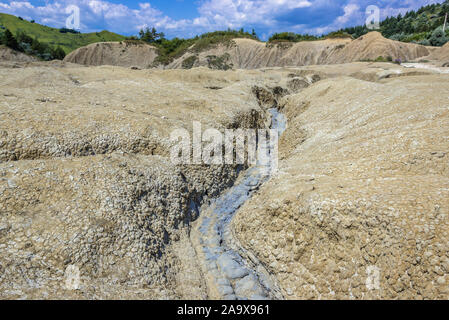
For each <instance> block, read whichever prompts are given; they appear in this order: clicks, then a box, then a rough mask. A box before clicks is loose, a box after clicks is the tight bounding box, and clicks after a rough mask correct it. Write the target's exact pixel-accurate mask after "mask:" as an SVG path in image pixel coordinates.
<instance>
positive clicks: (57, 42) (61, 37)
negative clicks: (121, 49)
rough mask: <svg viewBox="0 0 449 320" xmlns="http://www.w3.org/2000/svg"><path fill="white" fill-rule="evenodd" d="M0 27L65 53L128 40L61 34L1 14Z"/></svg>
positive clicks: (113, 35)
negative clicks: (20, 33) (25, 35)
mask: <svg viewBox="0 0 449 320" xmlns="http://www.w3.org/2000/svg"><path fill="white" fill-rule="evenodd" d="M0 26H3V27H4V28H6V29H9V30H10V31H11V32H12V33H13V34H14V35H15V34H17V33H18V32H24V33H26V34H27V35H28V36H30V37H32V38H36V39H37V40H39V42H42V43H46V44H49V45H50V46H52V47H58V46H59V47H61V48H62V49H63V50H64V51H65V53H69V52H71V51H73V50H75V49H77V48H79V47H83V46H85V45H88V44H91V43H95V42H103V41H122V40H124V39H125V38H126V37H124V36H122V35H119V34H116V33H113V32H109V31H101V32H93V33H79V34H74V33H61V32H60V30H59V29H56V28H50V27H47V26H43V25H40V24H38V23H32V22H30V21H26V20H21V19H20V18H18V17H16V16H13V15H9V14H5V13H0Z"/></svg>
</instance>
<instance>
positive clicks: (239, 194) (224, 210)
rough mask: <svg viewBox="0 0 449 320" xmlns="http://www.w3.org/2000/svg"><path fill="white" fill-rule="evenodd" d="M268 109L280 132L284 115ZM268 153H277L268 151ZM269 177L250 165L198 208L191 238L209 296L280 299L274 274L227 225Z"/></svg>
mask: <svg viewBox="0 0 449 320" xmlns="http://www.w3.org/2000/svg"><path fill="white" fill-rule="evenodd" d="M269 112H270V113H271V128H272V129H276V130H278V132H279V135H281V134H282V133H283V132H284V130H285V128H286V119H285V116H284V115H283V114H281V113H279V112H278V110H277V109H276V108H273V109H270V110H269ZM272 156H277V155H275V154H273V153H270V157H272ZM268 171H270V170H268ZM269 178H270V176H269V175H267V168H266V166H263V165H260V164H258V165H256V166H253V167H251V168H249V169H248V170H246V171H244V172H242V173H241V174H240V177H239V178H238V180H237V181H236V183H235V184H234V185H233V186H232V187H231V188H230V189H228V190H227V191H226V192H225V193H224V194H223V195H222V196H220V197H219V198H217V199H215V200H214V201H213V202H212V203H211V204H210V205H208V206H207V207H206V206H203V208H201V211H200V217H199V218H198V220H197V221H196V223H195V226H194V228H193V230H192V232H191V240H192V243H193V245H194V247H195V250H196V253H197V256H198V258H199V261H198V263H199V265H200V266H201V269H202V273H203V276H204V278H205V282H206V285H207V290H208V295H209V298H210V299H225V300H236V299H238V300H247V299H249V300H261V299H282V294H281V291H280V289H279V287H278V285H277V284H276V280H275V279H274V277H272V276H271V275H270V274H269V272H268V271H267V270H266V269H265V268H264V266H263V265H262V264H261V263H260V262H259V261H258V260H257V258H256V257H255V256H254V255H252V254H251V253H250V252H247V251H246V250H244V249H243V248H242V247H241V246H240V245H239V243H238V240H237V239H236V238H235V237H234V236H233V234H232V230H231V228H230V222H231V220H232V218H233V216H234V214H235V213H236V212H237V210H238V209H239V208H240V207H241V206H242V205H243V204H244V203H245V202H246V201H247V200H248V199H250V198H251V196H252V194H253V193H254V192H255V191H256V190H257V189H258V188H259V187H260V186H261V185H262V184H263V183H264V182H265V181H267V180H268V179H269Z"/></svg>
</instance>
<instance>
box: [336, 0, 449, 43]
mask: <svg viewBox="0 0 449 320" xmlns="http://www.w3.org/2000/svg"><path fill="white" fill-rule="evenodd" d="M446 14H449V0H446V1H444V2H442V3H435V4H430V5H427V6H423V7H421V8H419V9H418V10H411V11H409V12H407V13H406V14H404V15H402V14H399V15H397V16H395V17H387V18H386V19H385V20H383V21H381V23H380V30H378V31H380V32H381V33H382V35H383V36H384V37H385V38H388V39H391V40H397V41H402V42H414V43H419V44H422V45H427V46H429V45H431V46H442V45H444V44H445V43H447V42H448V41H449V28H446V32H443V30H442V29H443V28H442V27H443V24H444V19H445V16H446ZM448 23H449V21H448ZM370 31H371V30H368V29H367V27H366V26H356V27H350V28H346V29H341V30H339V32H342V33H347V34H350V35H351V36H352V37H354V38H358V37H360V36H362V35H364V34H366V33H368V32H370Z"/></svg>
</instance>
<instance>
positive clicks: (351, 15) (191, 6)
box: [0, 0, 443, 39]
mask: <svg viewBox="0 0 449 320" xmlns="http://www.w3.org/2000/svg"><path fill="white" fill-rule="evenodd" d="M437 2H443V0H142V1H141V2H140V1H128V0H55V1H50V0H27V1H20V0H15V1H7V0H0V12H4V13H10V14H14V15H17V16H21V17H23V18H25V19H27V20H30V19H34V20H35V21H36V22H38V23H41V24H45V25H49V26H52V27H63V26H65V25H66V20H67V17H68V16H69V15H70V14H68V13H67V11H66V9H67V7H69V6H70V5H75V6H77V7H78V8H79V10H80V30H81V31H82V32H92V31H101V30H105V29H106V30H110V31H113V32H117V33H121V34H125V35H133V34H137V32H138V30H139V29H140V28H142V27H144V26H155V27H156V28H157V29H158V30H161V31H164V32H165V33H166V35H167V36H168V37H169V38H171V37H174V36H178V37H191V36H194V35H196V34H201V33H204V32H207V31H214V30H224V29H227V28H228V27H229V28H234V29H239V28H245V30H249V31H250V30H251V29H252V28H254V29H255V30H256V32H257V34H258V35H259V36H260V37H261V38H262V39H266V37H267V36H269V35H270V34H272V33H274V32H279V31H292V32H298V33H306V32H307V33H312V34H321V33H325V32H329V31H332V30H336V29H339V28H341V27H346V26H353V25H359V24H363V23H364V22H365V20H366V13H365V11H366V8H367V7H368V6H370V5H376V6H378V7H379V8H380V10H381V11H380V12H381V18H384V17H386V16H389V15H396V14H398V13H405V12H407V11H408V10H410V9H417V8H419V7H421V6H423V5H427V4H431V3H437Z"/></svg>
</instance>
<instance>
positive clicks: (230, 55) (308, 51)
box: [169, 32, 430, 69]
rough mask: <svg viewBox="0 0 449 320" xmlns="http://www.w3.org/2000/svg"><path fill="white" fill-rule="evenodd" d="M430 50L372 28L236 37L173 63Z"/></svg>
mask: <svg viewBox="0 0 449 320" xmlns="http://www.w3.org/2000/svg"><path fill="white" fill-rule="evenodd" d="M429 54H430V51H429V49H428V48H426V47H424V46H421V45H417V44H410V43H403V42H398V41H393V40H389V39H386V38H384V37H383V36H382V35H381V34H380V33H379V32H371V33H369V34H367V35H365V36H363V37H360V38H358V39H356V40H351V39H326V40H320V41H304V42H298V43H287V42H281V43H268V44H266V43H263V42H258V41H255V40H251V39H234V40H233V41H232V42H231V43H230V44H223V45H219V46H217V47H216V48H213V49H209V50H206V51H203V52H200V53H196V54H195V53H193V52H188V53H186V54H185V55H184V56H182V57H181V58H179V59H177V60H176V61H174V62H173V63H172V64H171V65H170V66H169V67H170V68H182V67H183V66H185V65H186V61H189V59H190V61H191V62H193V64H191V65H190V66H206V67H210V68H213V69H214V68H215V69H219V68H220V67H221V68H223V66H224V67H226V68H237V69H256V68H265V67H286V66H306V65H322V64H341V63H349V62H356V61H373V60H376V59H377V58H379V57H383V58H384V59H388V58H389V57H390V58H391V60H396V59H400V60H401V61H408V60H413V59H417V58H420V57H423V56H427V55H429ZM218 62H219V63H218Z"/></svg>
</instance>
